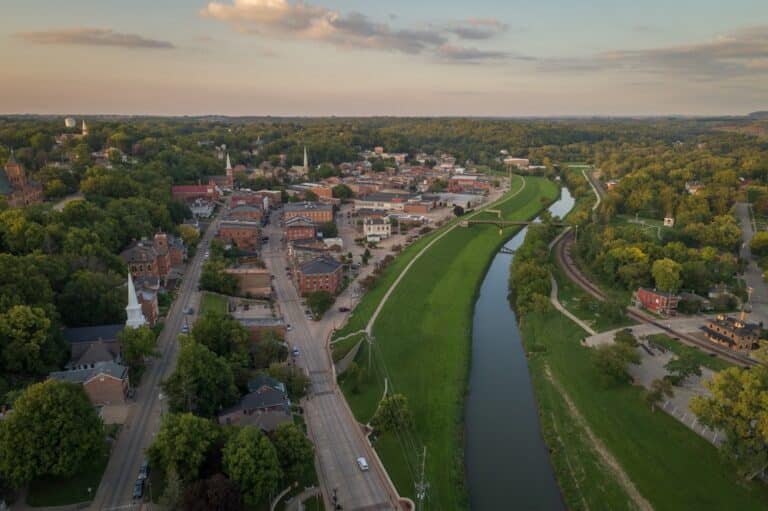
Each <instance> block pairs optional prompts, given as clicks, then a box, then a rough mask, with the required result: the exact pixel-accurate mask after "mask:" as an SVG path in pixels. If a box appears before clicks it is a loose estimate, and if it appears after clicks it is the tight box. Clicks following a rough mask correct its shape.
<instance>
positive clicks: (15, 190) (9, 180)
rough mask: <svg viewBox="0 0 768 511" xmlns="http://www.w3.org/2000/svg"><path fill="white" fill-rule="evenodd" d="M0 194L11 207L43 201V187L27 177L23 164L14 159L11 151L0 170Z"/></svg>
mask: <svg viewBox="0 0 768 511" xmlns="http://www.w3.org/2000/svg"><path fill="white" fill-rule="evenodd" d="M0 196H4V197H5V198H6V200H7V201H8V205H9V206H11V207H12V208H21V207H24V206H29V205H30V204H40V203H41V202H43V187H42V186H41V185H40V184H39V183H37V182H35V181H33V180H31V179H27V174H26V172H25V171H24V166H23V165H22V164H21V163H19V162H18V161H16V157H15V156H14V155H13V151H11V156H10V157H9V158H8V161H7V162H6V164H5V167H4V168H3V170H0Z"/></svg>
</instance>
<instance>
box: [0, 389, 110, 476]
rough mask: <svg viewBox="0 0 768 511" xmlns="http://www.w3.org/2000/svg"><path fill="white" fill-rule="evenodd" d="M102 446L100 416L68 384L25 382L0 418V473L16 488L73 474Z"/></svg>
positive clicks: (99, 452)
mask: <svg viewBox="0 0 768 511" xmlns="http://www.w3.org/2000/svg"><path fill="white" fill-rule="evenodd" d="M104 448H105V443H104V428H103V425H102V422H101V419H100V418H99V417H98V415H97V414H96V410H95V408H94V407H93V405H92V404H91V402H90V401H89V399H88V396H86V395H85V392H84V391H83V388H82V387H81V386H80V385H75V384H73V383H68V382H62V381H58V380H46V381H44V382H42V383H36V384H34V385H31V386H29V387H27V389H26V390H24V392H23V393H22V394H21V395H20V396H19V397H18V399H16V401H15V403H14V409H13V413H11V414H9V415H8V416H7V417H6V418H5V419H4V420H2V421H0V474H3V476H4V477H5V478H7V479H8V480H9V481H10V482H11V483H12V484H14V485H15V486H17V487H18V486H22V485H23V484H25V483H27V482H29V481H31V480H33V479H36V478H39V477H44V476H71V475H73V474H76V473H77V472H78V470H80V469H81V468H82V467H83V465H84V464H85V463H86V462H87V461H89V460H90V459H91V458H93V457H94V456H98V455H100V454H101V453H102V452H103V449H104Z"/></svg>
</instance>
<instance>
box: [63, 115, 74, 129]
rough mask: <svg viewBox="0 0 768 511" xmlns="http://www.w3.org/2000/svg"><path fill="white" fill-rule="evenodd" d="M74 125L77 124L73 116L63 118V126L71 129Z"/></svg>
mask: <svg viewBox="0 0 768 511" xmlns="http://www.w3.org/2000/svg"><path fill="white" fill-rule="evenodd" d="M75 126H77V121H75V118H74V117H67V118H66V119H64V127H66V128H67V129H72V128H74V127H75Z"/></svg>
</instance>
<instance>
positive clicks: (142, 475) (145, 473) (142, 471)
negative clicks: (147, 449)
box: [139, 460, 149, 480]
mask: <svg viewBox="0 0 768 511" xmlns="http://www.w3.org/2000/svg"><path fill="white" fill-rule="evenodd" d="M147 477H149V462H148V461H147V460H144V463H142V464H141V467H140V468H139V479H142V480H143V479H146V478H147Z"/></svg>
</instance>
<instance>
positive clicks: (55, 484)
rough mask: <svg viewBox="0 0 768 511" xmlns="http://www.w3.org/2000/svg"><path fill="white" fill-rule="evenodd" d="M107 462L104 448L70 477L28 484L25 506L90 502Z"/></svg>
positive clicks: (107, 458) (41, 480)
mask: <svg viewBox="0 0 768 511" xmlns="http://www.w3.org/2000/svg"><path fill="white" fill-rule="evenodd" d="M108 461H109V453H108V451H107V449H106V448H105V449H104V453H102V454H100V455H99V456H93V457H92V458H89V459H88V460H87V462H86V465H85V466H84V467H83V469H82V470H81V471H80V472H79V473H77V474H75V475H73V476H71V477H56V478H45V479H38V480H35V481H32V482H31V483H29V492H28V493H27V504H28V505H30V506H33V507H44V506H64V505H70V504H77V503H80V502H86V501H89V500H91V499H92V498H93V496H94V495H95V493H96V489H97V488H98V487H99V483H100V482H101V476H102V475H103V474H104V470H105V469H106V468H107V462H108ZM89 488H90V489H91V491H90V492H89V491H88V489H89Z"/></svg>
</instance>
